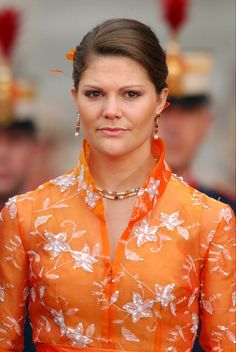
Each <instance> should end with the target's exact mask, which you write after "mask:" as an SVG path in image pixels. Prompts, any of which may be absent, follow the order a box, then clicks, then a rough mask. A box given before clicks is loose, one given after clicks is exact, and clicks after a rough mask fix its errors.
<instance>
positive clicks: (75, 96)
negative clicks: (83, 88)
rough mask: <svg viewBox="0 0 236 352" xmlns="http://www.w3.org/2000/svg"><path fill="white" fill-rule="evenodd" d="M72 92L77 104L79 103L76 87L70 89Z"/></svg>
mask: <svg viewBox="0 0 236 352" xmlns="http://www.w3.org/2000/svg"><path fill="white" fill-rule="evenodd" d="M70 94H71V96H72V98H73V100H74V102H75V104H76V103H77V90H76V89H75V87H72V88H71V90H70Z"/></svg>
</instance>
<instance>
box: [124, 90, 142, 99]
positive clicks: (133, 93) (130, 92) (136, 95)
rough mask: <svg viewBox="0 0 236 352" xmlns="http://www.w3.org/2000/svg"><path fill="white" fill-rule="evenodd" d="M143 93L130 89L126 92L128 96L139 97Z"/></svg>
mask: <svg viewBox="0 0 236 352" xmlns="http://www.w3.org/2000/svg"><path fill="white" fill-rule="evenodd" d="M140 95H141V94H140V93H139V92H136V91H128V92H125V96H126V97H127V98H137V97H139V96H140Z"/></svg>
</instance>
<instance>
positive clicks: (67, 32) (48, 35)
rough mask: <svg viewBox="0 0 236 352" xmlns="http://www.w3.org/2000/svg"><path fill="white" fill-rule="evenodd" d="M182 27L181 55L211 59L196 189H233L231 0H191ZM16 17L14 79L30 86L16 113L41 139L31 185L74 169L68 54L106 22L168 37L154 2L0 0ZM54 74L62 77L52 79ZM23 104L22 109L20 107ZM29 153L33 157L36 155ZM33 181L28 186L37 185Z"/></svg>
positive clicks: (77, 144) (75, 153) (75, 141)
mask: <svg viewBox="0 0 236 352" xmlns="http://www.w3.org/2000/svg"><path fill="white" fill-rule="evenodd" d="M189 3H190V4H189V14H188V16H187V18H186V21H185V23H184V25H183V27H182V28H181V31H180V34H179V43H180V45H181V48H182V49H183V50H194V51H206V52H208V53H210V55H211V56H212V57H213V62H214V65H213V70H212V77H211V95H212V98H213V101H212V112H213V116H214V121H213V125H212V128H211V131H210V134H209V136H208V138H207V139H206V140H205V141H204V143H203V144H202V146H201V148H200V152H199V153H198V155H197V157H196V159H195V162H194V173H195V175H196V177H197V178H198V179H199V180H200V182H201V183H203V184H206V185H208V184H211V185H212V184H215V185H218V184H220V185H221V186H222V187H224V186H225V187H227V188H231V189H232V188H234V187H235V184H234V182H235V181H234V180H235V1H234V0H225V1H222V0H214V1H212V0H192V1H190V2H189ZM6 7H7V8H9V7H14V8H16V9H19V10H20V11H21V14H22V15H21V26H20V33H19V38H18V40H17V42H16V44H15V46H14V53H13V55H12V63H11V66H12V69H13V74H14V77H16V78H17V79H18V78H19V79H20V78H24V79H25V80H27V81H28V82H30V84H32V86H33V87H35V91H36V93H35V96H34V98H33V99H32V101H31V102H30V104H28V105H27V104H20V103H19V104H18V107H17V109H18V112H17V113H18V114H19V115H20V114H25V110H27V109H28V110H29V112H30V115H31V116H32V117H33V119H34V120H35V122H36V124H37V128H38V135H39V139H40V141H41V147H40V148H39V150H40V152H39V153H38V154H37V155H38V157H37V158H35V159H36V160H37V165H36V166H34V168H35V171H34V176H36V175H37V177H36V178H37V182H41V181H44V180H45V179H46V178H48V177H55V176H57V175H59V174H61V173H63V172H64V171H65V170H67V169H69V168H72V167H74V165H75V163H76V162H77V160H78V155H79V151H80V140H81V137H80V138H76V137H74V129H75V125H76V110H75V107H74V105H73V103H72V99H71V97H70V87H71V85H72V80H71V69H72V65H71V62H70V61H67V60H66V59H65V54H66V53H67V52H68V49H69V48H73V47H75V46H76V45H77V44H78V43H79V42H80V40H81V39H82V36H83V35H84V34H85V32H87V31H88V30H89V29H91V28H92V27H93V26H95V25H96V24H97V23H99V22H102V21H103V20H105V19H108V18H114V17H129V18H134V19H137V20H141V21H143V22H145V23H146V24H148V25H150V26H151V27H152V29H153V30H154V32H155V33H156V34H157V36H158V37H159V39H160V42H161V44H162V46H163V47H164V48H167V45H168V41H169V39H170V31H169V28H168V26H167V24H166V22H165V21H164V19H163V13H162V10H161V6H160V0H159V1H158V0H120V1H117V0H70V1H65V0H49V1H36V0H5V1H4V0H1V1H0V11H1V10H2V9H4V8H6ZM51 69H60V70H63V71H64V72H65V74H56V73H51V72H50V70H51ZM26 105H27V106H26ZM35 155H36V154H35ZM37 182H34V183H37Z"/></svg>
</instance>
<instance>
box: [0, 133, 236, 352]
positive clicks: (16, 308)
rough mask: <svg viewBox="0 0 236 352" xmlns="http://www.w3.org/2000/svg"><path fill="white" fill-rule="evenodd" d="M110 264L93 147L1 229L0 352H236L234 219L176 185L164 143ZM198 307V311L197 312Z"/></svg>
mask: <svg viewBox="0 0 236 352" xmlns="http://www.w3.org/2000/svg"><path fill="white" fill-rule="evenodd" d="M152 153H153V155H154V158H155V159H157V160H158V162H157V165H156V167H155V169H154V170H153V172H152V174H151V175H150V177H149V178H148V179H147V180H146V182H145V184H144V185H143V186H142V187H141V189H140V192H139V194H138V196H137V199H136V204H135V207H134V209H133V213H132V216H131V218H130V222H129V224H128V226H127V228H126V230H125V231H124V233H123V234H121V237H120V241H119V243H118V245H117V248H116V255H115V259H114V261H113V262H111V260H110V252H109V236H108V231H107V226H106V219H105V216H104V208H103V200H102V198H100V196H99V193H98V192H97V190H96V185H95V183H94V181H93V179H92V176H91V174H90V171H89V169H88V164H87V161H88V158H89V146H88V145H87V143H86V142H84V148H83V151H82V153H81V158H80V162H79V164H78V165H77V167H76V168H75V169H74V170H72V171H70V172H68V173H66V174H65V175H63V176H60V177H58V178H56V179H54V180H52V181H50V182H47V183H46V184H44V185H42V186H40V187H39V188H38V189H37V190H35V191H33V192H29V193H27V194H24V195H21V196H17V197H14V198H12V199H10V200H9V202H8V203H7V204H6V207H5V208H4V209H3V211H2V213H1V218H0V258H1V260H0V351H1V352H3V351H4V352H6V351H15V352H16V351H17V352H20V351H22V350H23V343H22V325H23V319H24V315H25V304H26V303H27V301H28V300H29V311H30V319H31V322H32V327H33V339H34V342H35V344H37V346H38V351H40V352H41V351H46V350H45V348H48V351H50V352H51V351H58V352H62V351H63V352H65V351H66V352H67V351H71V352H72V351H74V350H78V351H80V350H83V349H86V350H88V351H103V350H104V351H113V350H114V351H119V350H122V351H133V352H134V351H136V352H157V351H158V352H159V351H163V352H190V351H191V349H192V346H193V341H194V339H195V336H196V333H197V327H198V320H199V316H201V322H202V330H201V336H200V341H201V344H202V346H203V348H204V349H205V351H207V352H210V351H227V352H230V351H233V345H234V341H235V336H234V334H235V322H234V317H235V310H236V295H235V286H234V284H233V282H234V281H233V280H234V256H235V247H234V246H235V242H234V234H235V225H234V215H233V213H232V211H231V209H230V208H229V207H228V206H227V205H225V204H222V203H220V202H218V201H215V200H213V199H210V198H208V197H207V196H205V195H203V194H201V193H200V192H198V191H196V190H194V189H193V188H191V187H189V186H188V185H187V184H185V183H184V182H183V181H182V180H181V179H179V178H177V177H176V176H175V175H172V174H171V171H170V169H169V168H168V166H167V164H166V163H165V160H164V147H163V144H162V142H161V141H160V140H158V141H156V142H153V146H152ZM199 300H200V301H201V303H200V306H199Z"/></svg>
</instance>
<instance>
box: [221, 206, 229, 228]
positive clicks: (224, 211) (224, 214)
mask: <svg viewBox="0 0 236 352" xmlns="http://www.w3.org/2000/svg"><path fill="white" fill-rule="evenodd" d="M222 218H223V219H224V220H225V221H226V223H227V224H228V223H229V222H230V220H231V219H232V214H231V211H230V209H229V208H225V209H222V210H221V212H220V220H221V219H222Z"/></svg>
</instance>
